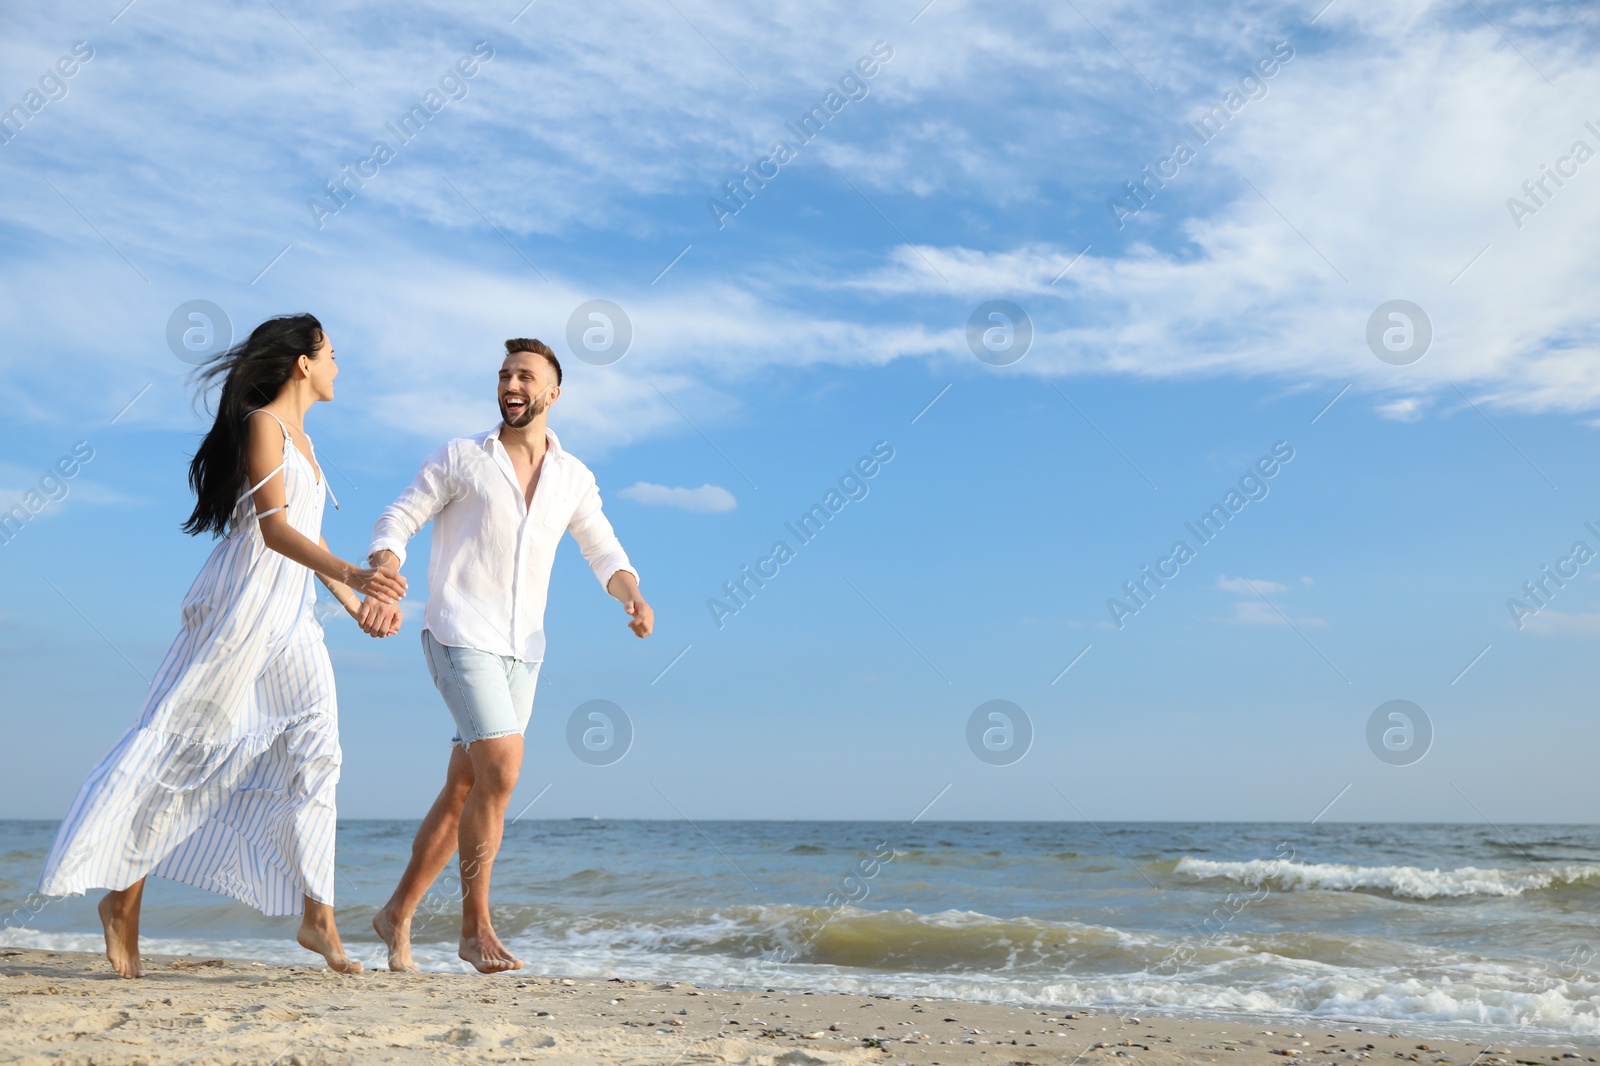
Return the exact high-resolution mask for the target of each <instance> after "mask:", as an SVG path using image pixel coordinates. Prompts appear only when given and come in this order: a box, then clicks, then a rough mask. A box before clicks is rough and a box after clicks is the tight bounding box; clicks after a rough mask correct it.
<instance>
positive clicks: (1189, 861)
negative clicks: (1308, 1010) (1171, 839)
mask: <svg viewBox="0 0 1600 1066" xmlns="http://www.w3.org/2000/svg"><path fill="white" fill-rule="evenodd" d="M1173 872H1174V873H1176V874H1182V875H1184V876H1187V877H1192V878H1194V879H1195V880H1208V879H1213V878H1215V879H1219V880H1226V881H1235V882H1238V883H1239V884H1242V885H1248V886H1250V887H1252V888H1258V887H1262V886H1265V887H1267V888H1274V889H1277V890H1279V891H1284V892H1293V891H1307V890H1311V889H1322V890H1324V891H1332V892H1363V891H1365V892H1378V893H1383V894H1386V895H1391V896H1397V897H1402V898H1405V899H1446V898H1457V897H1468V896H1520V895H1523V894H1524V893H1527V892H1541V891H1545V890H1548V889H1557V888H1563V887H1567V886H1571V885H1580V884H1586V883H1588V882H1591V881H1595V880H1597V879H1600V865H1596V864H1593V863H1572V864H1568V865H1564V866H1546V867H1534V868H1527V869H1520V870H1517V869H1513V870H1506V869H1499V868H1495V867H1480V866H1460V867H1457V868H1455V869H1453V870H1444V869H1437V868H1436V869H1432V870H1424V869H1422V868H1421V867H1417V866H1346V865H1343V864H1341V863H1302V862H1283V861H1279V860H1275V859H1252V860H1250V861H1248V862H1214V861H1212V860H1210V859H1196V858H1191V857H1187V856H1186V857H1184V858H1182V859H1180V860H1178V863H1177V865H1176V866H1175V867H1174V868H1173Z"/></svg>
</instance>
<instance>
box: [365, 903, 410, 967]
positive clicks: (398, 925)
mask: <svg viewBox="0 0 1600 1066" xmlns="http://www.w3.org/2000/svg"><path fill="white" fill-rule="evenodd" d="M372 929H373V932H375V933H377V934H378V937H379V939H381V940H382V941H383V942H384V943H385V944H387V945H388V947H389V969H390V970H391V971H393V972H395V973H421V972H422V967H420V966H418V965H417V964H416V963H415V962H413V961H412V960H411V919H410V918H402V919H396V918H395V916H394V913H393V912H392V911H391V910H390V909H389V908H388V907H385V908H383V910H381V911H379V912H378V913H377V914H375V915H373V916H372Z"/></svg>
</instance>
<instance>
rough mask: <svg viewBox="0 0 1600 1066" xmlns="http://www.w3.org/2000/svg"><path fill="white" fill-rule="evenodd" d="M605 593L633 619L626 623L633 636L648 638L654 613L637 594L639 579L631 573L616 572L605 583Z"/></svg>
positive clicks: (626, 571) (652, 627) (654, 622)
mask: <svg viewBox="0 0 1600 1066" xmlns="http://www.w3.org/2000/svg"><path fill="white" fill-rule="evenodd" d="M606 592H607V593H609V594H610V595H611V598H612V599H614V600H617V601H618V602H620V603H621V604H622V606H623V608H624V609H625V610H626V611H627V612H628V614H630V615H631V616H632V617H633V620H632V621H630V622H629V623H628V628H629V629H631V630H633V633H634V635H635V636H638V637H648V636H649V635H650V632H651V630H653V629H654V628H655V624H656V613H655V612H654V611H652V610H651V609H650V605H649V604H648V603H646V602H644V597H643V596H641V595H640V594H639V579H638V578H637V577H635V576H634V575H633V573H632V572H631V571H628V570H618V571H617V572H616V573H614V574H612V575H611V580H609V581H607V582H606Z"/></svg>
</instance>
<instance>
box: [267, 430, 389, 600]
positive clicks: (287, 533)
mask: <svg viewBox="0 0 1600 1066" xmlns="http://www.w3.org/2000/svg"><path fill="white" fill-rule="evenodd" d="M246 424H247V425H248V426H249V434H250V435H249V443H248V444H247V445H246V449H245V472H246V476H247V477H248V478H249V479H250V485H252V486H254V485H256V484H257V483H259V482H261V481H262V479H264V478H266V483H265V484H263V485H261V487H260V488H259V489H257V490H256V493H255V505H256V514H258V515H261V514H262V512H264V511H273V509H274V508H281V507H282V506H283V505H284V500H285V495H284V476H285V475H284V472H282V471H279V472H278V473H277V474H273V476H272V477H271V478H267V475H268V474H272V472H273V471H274V470H275V469H277V467H278V466H279V465H280V464H281V463H283V462H284V460H285V459H286V458H287V455H288V453H287V452H286V451H285V449H288V448H293V447H294V443H293V442H292V441H288V440H285V439H284V435H283V430H282V428H281V427H280V426H279V425H278V422H277V420H276V419H274V418H273V417H272V416H271V415H269V414H252V415H251V416H250V417H249V418H248V419H247V420H246ZM259 522H260V524H261V539H262V541H263V542H265V543H266V545H267V547H269V548H271V549H272V550H273V551H275V552H277V553H278V554H279V555H282V556H284V557H285V558H289V559H293V560H294V561H295V562H297V563H299V564H300V565H301V566H304V567H306V568H307V569H308V570H311V571H313V572H315V573H316V574H317V575H318V576H319V577H322V578H326V579H328V580H329V581H335V582H338V583H339V584H341V585H346V586H349V588H351V589H355V590H357V591H359V592H363V593H365V594H366V595H368V596H373V597H376V598H378V599H381V600H388V601H390V602H393V603H398V602H399V601H400V600H401V598H402V597H404V596H405V593H406V579H405V578H403V577H401V576H400V572H399V571H398V570H395V569H394V568H393V567H359V566H356V565H355V564H353V563H348V562H345V561H344V560H343V559H341V558H339V557H338V556H336V555H334V554H333V553H332V552H330V551H328V549H327V548H326V547H325V546H324V545H323V544H321V543H318V542H315V541H312V540H311V539H310V538H309V537H307V536H305V535H304V534H302V533H301V532H300V531H299V530H297V529H295V528H294V527H293V526H292V525H290V524H289V517H288V514H287V513H286V512H284V511H282V510H277V511H273V513H272V514H268V515H264V516H263V517H261V518H260V519H259ZM332 587H333V586H332V585H330V586H329V588H330V589H332ZM334 595H336V596H337V595H338V593H337V592H335V593H334Z"/></svg>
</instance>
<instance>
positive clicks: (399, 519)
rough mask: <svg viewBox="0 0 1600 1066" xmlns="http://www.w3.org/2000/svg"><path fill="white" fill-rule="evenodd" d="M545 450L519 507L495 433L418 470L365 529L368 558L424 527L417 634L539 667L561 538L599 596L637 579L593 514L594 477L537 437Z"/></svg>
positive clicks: (461, 442) (402, 548)
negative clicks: (423, 603)
mask: <svg viewBox="0 0 1600 1066" xmlns="http://www.w3.org/2000/svg"><path fill="white" fill-rule="evenodd" d="M545 435H546V439H547V440H548V442H549V450H548V451H546V452H545V456H544V465H543V467H542V468H541V469H540V472H539V481H538V484H537V485H536V486H535V487H534V492H533V502H532V504H529V503H527V502H526V501H525V500H524V497H523V494H522V487H521V486H520V485H519V484H518V482H517V472H516V468H515V467H513V466H512V464H511V456H510V455H509V454H507V452H506V449H505V445H503V444H501V443H500V427H499V426H496V427H495V428H494V429H492V430H489V431H488V432H487V433H479V434H478V435H476V436H473V437H457V438H456V439H455V440H452V441H451V442H450V443H448V444H446V445H445V446H444V447H442V448H440V449H439V450H438V451H436V452H434V453H433V454H432V455H430V456H428V458H427V459H426V460H425V461H424V462H423V464H422V469H421V470H420V471H419V472H418V473H417V476H416V480H414V481H412V483H411V485H410V487H408V488H407V489H406V490H405V491H404V492H402V493H401V494H400V498H399V499H397V500H395V501H394V503H392V504H390V505H389V507H388V509H387V510H385V511H384V512H383V515H382V517H380V518H379V519H378V521H377V524H376V525H375V526H374V527H373V538H372V546H371V548H369V549H368V555H369V556H370V555H372V554H374V553H376V552H379V551H384V550H388V551H391V552H394V554H395V555H396V556H397V557H398V558H399V560H400V562H401V563H402V564H403V563H404V562H405V558H406V542H407V541H409V540H410V539H411V538H412V537H413V536H415V535H416V534H417V532H418V531H419V530H420V529H421V528H422V527H423V526H425V525H427V524H428V522H429V520H432V522H433V549H432V551H431V553H430V554H429V557H428V609H427V612H426V614H425V621H424V624H423V628H425V629H426V630H428V632H430V633H432V634H433V638H434V639H435V640H437V641H438V642H439V643H440V644H446V645H449V646H451V647H457V648H477V649H479V650H480V651H487V652H493V653H494V654H496V655H506V656H511V657H513V658H516V659H520V660H522V661H524V662H542V661H543V660H544V646H545V641H544V608H545V600H546V598H547V596H548V595H549V591H550V566H551V564H552V563H553V562H554V561H555V554H556V545H557V544H558V543H559V542H560V540H561V532H562V530H566V531H568V532H570V533H571V534H572V539H573V540H575V541H577V542H578V547H579V549H580V550H581V551H582V552H583V557H584V559H585V560H586V561H587V562H588V563H589V568H590V569H591V570H593V571H594V576H595V577H597V578H599V579H600V585H601V587H602V588H604V587H605V585H606V584H607V583H608V582H609V581H610V580H611V577H612V575H613V574H615V573H616V572H617V571H618V570H627V571H628V572H629V573H631V574H633V575H634V577H638V575H639V571H638V570H636V569H634V567H633V565H632V564H631V563H629V562H628V556H627V553H626V552H624V551H623V550H622V543H621V542H620V541H618V540H617V535H616V533H615V532H614V531H613V530H612V528H611V523H610V522H608V521H607V520H606V516H605V514H604V513H602V512H601V510H600V490H599V488H598V487H597V486H596V485H595V480H594V474H592V473H590V471H589V468H588V467H586V466H584V465H583V463H581V462H580V461H578V459H576V458H575V457H574V456H573V455H572V454H571V453H569V452H567V451H566V450H565V449H563V448H562V447H561V442H560V441H558V440H557V439H556V435H555V431H554V430H551V429H549V428H546V430H545Z"/></svg>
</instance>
